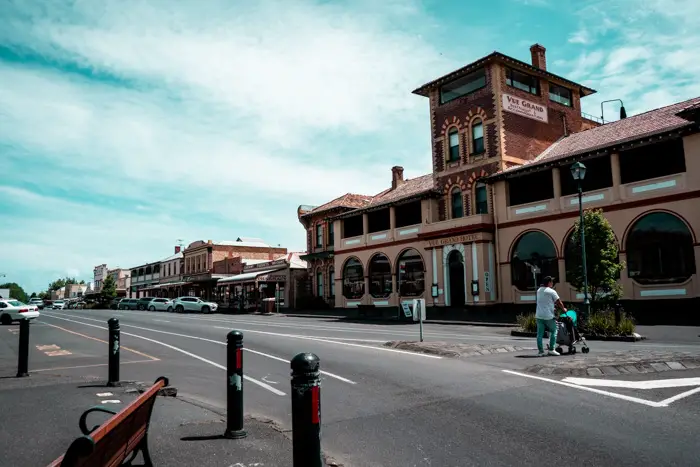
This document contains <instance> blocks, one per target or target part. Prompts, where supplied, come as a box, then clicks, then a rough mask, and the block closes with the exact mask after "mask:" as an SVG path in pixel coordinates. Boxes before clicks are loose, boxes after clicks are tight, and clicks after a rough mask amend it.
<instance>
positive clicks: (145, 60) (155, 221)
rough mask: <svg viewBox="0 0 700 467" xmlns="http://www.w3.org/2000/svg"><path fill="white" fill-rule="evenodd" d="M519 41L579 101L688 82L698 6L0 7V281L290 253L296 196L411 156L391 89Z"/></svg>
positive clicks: (311, 195)
mask: <svg viewBox="0 0 700 467" xmlns="http://www.w3.org/2000/svg"><path fill="white" fill-rule="evenodd" d="M535 42H539V43H541V44H543V45H544V46H545V47H547V59H548V68H549V69H550V71H553V72H554V73H557V74H561V75H564V76H566V77H568V78H570V79H573V80H577V81H579V82H581V83H583V84H586V85H587V86H590V87H593V88H595V89H597V90H598V91H599V93H598V94H596V95H594V96H592V97H589V98H587V99H586V100H584V111H587V112H588V113H591V114H593V115H599V114H600V110H599V104H600V102H601V101H602V100H605V99H611V98H621V99H623V100H624V101H625V105H626V107H627V110H628V113H632V114H633V113H638V112H640V111H644V110H648V109H650V108H654V107H658V106H661V105H665V104H669V103H672V102H675V101H678V100H682V99H686V98H690V97H695V96H698V95H700V80H698V78H697V77H698V76H700V2H697V0H645V1H644V2H641V1H637V0H606V1H598V0H594V1H585V0H581V1H567V0H558V1H554V0H510V1H508V0H492V1H489V2H472V1H469V2H465V1H457V0H454V1H451V0H440V1H433V0H424V1H420V0H405V1H399V0H384V1H382V2H377V1H374V0H352V1H351V0H347V1H331V0H325V1H324V0H317V1H310V0H309V1H292V0H285V1H267V0H263V1H259V2H242V1H241V2H239V1H234V0H197V1H194V0H190V1H186V0H182V1H178V2H172V1H165V0H152V1H146V0H143V1H141V0H139V1H135V0H90V1H87V0H82V1H81V0H73V1H67V0H66V1H61V0H36V1H34V0H2V1H0V274H6V278H4V279H0V282H1V281H4V280H9V281H14V282H18V283H20V284H21V285H23V286H24V287H25V289H26V290H28V291H39V290H41V289H43V288H45V287H46V284H47V283H48V282H49V281H50V280H52V279H54V278H56V277H58V276H63V275H71V276H78V277H79V278H83V279H86V280H90V279H91V276H92V269H93V267H94V266H95V265H97V264H101V263H107V264H108V265H109V266H110V267H117V266H119V267H130V266H135V265H137V264H140V263H144V262H147V261H154V260H158V259H160V258H163V257H166V256H168V255H169V254H171V252H172V248H173V245H174V244H175V243H176V240H177V239H184V241H185V243H188V242H191V241H194V240H200V239H201V240H209V239H212V240H217V239H221V240H229V239H235V238H236V237H238V236H250V237H253V236H254V237H260V238H263V239H264V240H265V241H267V242H269V243H271V244H281V245H283V246H287V247H288V248H290V249H291V250H297V251H298V250H301V249H303V248H304V245H305V234H304V232H303V230H302V228H301V226H300V224H299V223H298V221H297V219H296V208H297V206H298V205H300V204H320V203H323V202H325V201H327V200H329V199H331V198H333V197H336V196H339V195H341V194H343V193H345V192H348V191H349V192H356V193H365V194H374V193H376V192H379V191H381V190H383V189H384V188H385V187H386V186H387V185H388V183H389V182H390V177H391V175H390V168H391V166H393V165H396V164H400V165H403V166H404V167H405V170H406V176H407V177H414V176H418V175H421V174H424V173H427V172H429V171H430V144H429V120H428V102H427V100H426V99H424V98H421V97H418V96H414V95H412V94H411V90H413V89H414V88H416V87H417V86H419V85H420V84H423V83H424V82H427V81H429V80H431V79H433V78H436V77H439V76H440V75H442V74H444V73H446V72H449V71H451V70H453V69H455V68H457V67H460V66H462V65H464V64H466V63H468V62H470V61H473V60H474V59H476V58H479V57H480V56H483V55H486V54H488V53H490V52H492V51H493V50H499V51H501V52H503V53H506V54H508V55H511V56H514V57H516V58H519V59H522V60H525V61H528V60H529V58H530V57H529V55H530V54H529V46H530V45H531V44H533V43H535ZM609 112H610V114H613V113H614V109H611V110H610V111H609Z"/></svg>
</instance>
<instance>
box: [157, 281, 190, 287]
mask: <svg viewBox="0 0 700 467" xmlns="http://www.w3.org/2000/svg"><path fill="white" fill-rule="evenodd" d="M189 284H191V282H169V283H166V284H159V287H179V286H181V285H189Z"/></svg>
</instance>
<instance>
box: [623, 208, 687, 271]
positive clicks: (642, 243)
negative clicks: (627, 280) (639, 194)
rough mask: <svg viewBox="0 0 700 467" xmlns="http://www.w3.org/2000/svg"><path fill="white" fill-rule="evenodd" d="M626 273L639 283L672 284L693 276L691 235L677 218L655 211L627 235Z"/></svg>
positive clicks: (635, 225) (641, 220)
mask: <svg viewBox="0 0 700 467" xmlns="http://www.w3.org/2000/svg"><path fill="white" fill-rule="evenodd" d="M626 250H627V271H628V274H629V277H631V278H633V279H634V280H635V281H637V282H639V283H641V284H664V283H666V284H673V283H678V282H683V281H685V280H687V279H688V278H689V277H690V276H691V275H693V274H695V255H694V252H693V235H692V234H691V233H690V230H688V226H687V225H686V224H685V222H683V221H682V220H681V219H679V218H678V217H676V216H674V215H673V214H669V213H667V212H654V213H651V214H647V215H646V216H644V217H642V218H641V219H639V220H638V221H637V222H635V223H634V225H633V226H632V228H630V231H629V233H628V234H627V244H626Z"/></svg>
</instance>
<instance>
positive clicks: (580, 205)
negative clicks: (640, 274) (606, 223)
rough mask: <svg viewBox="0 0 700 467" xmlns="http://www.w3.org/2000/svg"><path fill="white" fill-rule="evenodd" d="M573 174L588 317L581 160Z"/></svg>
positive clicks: (584, 297) (584, 174) (584, 300)
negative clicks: (576, 190)
mask: <svg viewBox="0 0 700 467" xmlns="http://www.w3.org/2000/svg"><path fill="white" fill-rule="evenodd" d="M571 175H572V176H573V177H574V180H576V184H577V185H578V215H579V225H580V227H581V262H582V263H583V306H584V309H585V310H586V311H585V314H586V318H587V317H588V316H590V313H591V303H590V302H589V301H588V267H587V265H586V228H585V226H584V225H583V200H582V197H583V188H582V187H581V182H582V181H583V179H584V178H585V177H586V166H585V165H583V164H582V163H580V162H576V163H574V164H573V165H572V166H571Z"/></svg>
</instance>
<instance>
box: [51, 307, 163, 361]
mask: <svg viewBox="0 0 700 467" xmlns="http://www.w3.org/2000/svg"><path fill="white" fill-rule="evenodd" d="M47 316H49V317H52V318H54V316H51V315H47ZM46 325H47V326H51V327H53V328H57V329H60V330H61V331H65V332H68V333H70V334H75V335H76V336H80V337H84V338H85V339H90V340H93V341H97V342H102V343H103V344H107V345H109V342H107V341H103V340H102V339H98V338H96V337H92V336H86V335H85V334H81V333H79V332H75V331H71V330H70V329H66V328H62V327H61V326H56V325H55V324H49V323H46ZM120 349H124V350H128V351H129V352H132V353H135V354H136V355H141V356H142V357H146V358H150V359H151V360H155V361H158V360H160V358H156V357H153V356H151V355H148V354H145V353H143V352H139V351H138V350H134V349H130V348H129V347H124V346H121V347H120Z"/></svg>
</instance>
